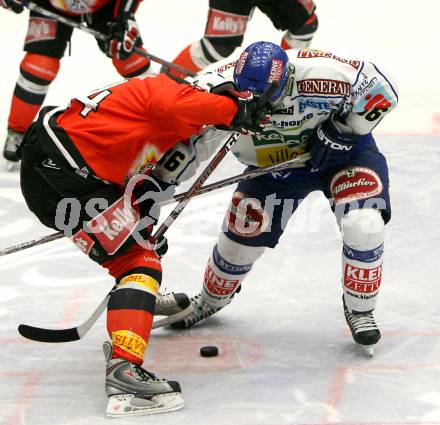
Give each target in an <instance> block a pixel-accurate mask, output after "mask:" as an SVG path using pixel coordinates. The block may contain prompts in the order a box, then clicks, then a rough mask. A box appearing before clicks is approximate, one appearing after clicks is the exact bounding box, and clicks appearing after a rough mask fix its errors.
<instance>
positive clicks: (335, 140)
mask: <svg viewBox="0 0 440 425" xmlns="http://www.w3.org/2000/svg"><path fill="white" fill-rule="evenodd" d="M372 140H373V136H372V135H371V133H369V134H365V135H359V134H344V133H342V132H341V131H340V130H339V129H338V128H337V126H336V124H335V122H334V120H333V118H329V119H328V120H326V121H324V122H323V123H322V124H321V125H319V126H318V127H317V128H316V129H315V130H314V131H313V133H312V134H311V136H310V139H309V144H308V149H309V152H310V155H311V158H310V159H309V161H307V163H306V164H307V165H308V166H309V167H310V168H311V170H312V171H314V172H317V171H322V170H325V169H328V168H335V167H339V166H342V165H345V164H347V163H348V162H349V161H350V160H351V159H352V158H354V157H355V156H356V155H357V154H358V153H359V152H361V151H362V150H363V149H365V147H366V145H367V144H369V142H370V141H372Z"/></svg>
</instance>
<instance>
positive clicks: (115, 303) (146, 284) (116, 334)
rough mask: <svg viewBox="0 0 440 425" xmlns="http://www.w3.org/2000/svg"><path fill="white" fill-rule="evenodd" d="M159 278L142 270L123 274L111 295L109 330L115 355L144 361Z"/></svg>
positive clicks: (135, 360) (134, 361)
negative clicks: (141, 271)
mask: <svg viewBox="0 0 440 425" xmlns="http://www.w3.org/2000/svg"><path fill="white" fill-rule="evenodd" d="M158 290H159V282H158V281H157V280H156V279H154V278H153V277H151V276H149V275H147V274H143V273H133V274H129V275H128V276H125V277H123V278H122V279H121V280H120V282H119V286H118V288H117V289H116V291H115V292H114V293H113V294H112V296H111V297H110V300H109V303H108V310H107V330H108V333H109V335H110V336H111V339H112V344H113V355H112V358H116V357H122V358H124V359H126V360H129V361H130V362H133V363H136V364H138V365H141V364H142V362H143V359H144V352H145V349H146V348H147V344H148V338H149V336H150V332H151V327H152V324H153V317H154V308H155V305H156V295H157V292H158Z"/></svg>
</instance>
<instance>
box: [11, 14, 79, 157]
mask: <svg viewBox="0 0 440 425" xmlns="http://www.w3.org/2000/svg"><path fill="white" fill-rule="evenodd" d="M45 7H46V6H45ZM48 8H50V7H49V6H48ZM71 35H72V28H70V27H67V26H66V25H63V24H61V23H59V22H57V21H56V20H53V19H49V18H46V17H44V16H42V15H39V14H37V13H35V12H30V18H29V24H28V32H27V34H26V39H25V44H24V51H25V52H26V53H25V55H24V58H23V60H22V61H21V64H20V74H19V77H18V80H17V83H16V86H15V90H14V94H13V97H12V101H11V109H10V113H9V119H8V134H7V137H6V141H5V146H4V150H3V156H4V157H5V158H6V159H7V160H9V161H12V162H17V161H19V157H18V153H17V149H18V147H19V146H20V144H21V142H22V140H23V137H24V133H25V132H26V131H27V129H28V128H29V126H30V125H31V123H32V121H33V119H34V118H35V116H36V114H37V113H38V111H39V109H40V107H41V105H42V104H43V102H44V99H45V97H46V94H47V91H48V90H49V86H50V84H51V83H52V81H53V80H54V79H55V77H56V76H57V73H58V70H59V68H60V59H61V58H62V57H63V55H64V52H65V50H66V46H67V42H68V41H69V40H70V37H71Z"/></svg>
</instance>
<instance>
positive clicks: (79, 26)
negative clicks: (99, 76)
mask: <svg viewBox="0 0 440 425" xmlns="http://www.w3.org/2000/svg"><path fill="white" fill-rule="evenodd" d="M23 6H25V7H27V8H28V9H29V10H32V11H33V12H36V13H39V14H40V15H44V16H47V17H48V18H52V19H55V20H57V21H59V22H61V23H63V24H65V25H67V26H69V27H72V28H77V29H79V30H81V31H84V32H86V33H88V34H91V35H93V36H94V37H95V38H97V39H99V40H103V41H106V40H108V36H106V35H105V34H103V33H101V32H99V31H96V30H94V29H93V28H89V27H88V26H87V25H85V24H84V23H82V22H76V21H74V20H73V19H69V18H66V17H64V16H62V15H59V14H58V13H55V12H51V11H50V10H47V9H45V8H44V7H41V6H38V5H37V4H35V3H33V2H31V1H24V2H23ZM133 51H134V52H135V53H137V54H138V55H140V56H144V57H146V58H147V59H150V60H152V61H153V62H157V63H158V64H160V65H163V66H164V67H166V68H168V69H170V68H171V69H174V70H176V71H178V72H180V73H181V74H184V75H187V76H189V77H194V76H195V75H196V74H195V73H194V72H192V71H190V70H189V69H186V68H183V67H181V66H179V65H176V64H174V63H172V62H168V61H166V60H164V59H161V58H159V57H157V56H155V55H152V54H151V53H148V52H146V51H145V50H142V49H139V48H138V47H135V48H134V49H133ZM167 75H168V76H170V75H169V74H168V73H167ZM172 78H175V79H176V78H177V79H178V81H179V82H185V81H184V80H181V79H179V78H178V77H174V76H173V77H172Z"/></svg>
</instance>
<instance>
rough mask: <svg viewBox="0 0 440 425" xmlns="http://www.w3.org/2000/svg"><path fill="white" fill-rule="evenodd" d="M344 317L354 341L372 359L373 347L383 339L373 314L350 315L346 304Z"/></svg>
mask: <svg viewBox="0 0 440 425" xmlns="http://www.w3.org/2000/svg"><path fill="white" fill-rule="evenodd" d="M344 315H345V320H346V321H347V324H348V326H349V328H350V331H351V334H352V335H353V339H354V341H355V342H356V343H358V344H359V345H361V346H362V348H363V349H364V351H365V353H366V354H367V355H368V356H370V357H372V356H373V354H374V349H373V346H374V344H377V342H378V341H379V340H380V337H381V335H380V330H379V328H378V326H377V324H376V321H375V320H374V316H373V312H372V311H371V312H369V313H350V312H349V311H348V309H347V307H346V305H345V302H344Z"/></svg>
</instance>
